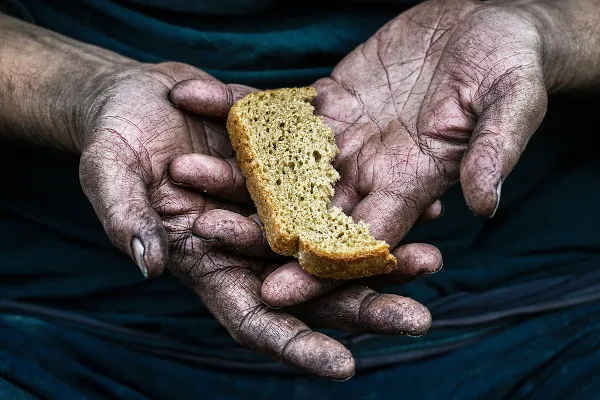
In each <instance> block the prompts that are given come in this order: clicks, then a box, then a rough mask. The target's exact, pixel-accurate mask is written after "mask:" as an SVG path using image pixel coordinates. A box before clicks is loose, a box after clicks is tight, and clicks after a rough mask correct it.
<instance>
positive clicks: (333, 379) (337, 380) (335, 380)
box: [330, 372, 356, 382]
mask: <svg viewBox="0 0 600 400" xmlns="http://www.w3.org/2000/svg"><path fill="white" fill-rule="evenodd" d="M355 374H356V372H353V373H352V375H350V376H349V377H347V378H344V379H335V378H331V379H330V380H331V381H333V382H347V381H349V380H350V379H352V378H354V375H355Z"/></svg>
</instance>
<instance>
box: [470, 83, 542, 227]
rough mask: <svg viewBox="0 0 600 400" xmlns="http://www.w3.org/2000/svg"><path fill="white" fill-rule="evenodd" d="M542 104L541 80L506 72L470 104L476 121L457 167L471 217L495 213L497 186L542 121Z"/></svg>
mask: <svg viewBox="0 0 600 400" xmlns="http://www.w3.org/2000/svg"><path fill="white" fill-rule="evenodd" d="M547 102H548V99H547V92H546V89H545V88H544V85H543V82H542V80H541V79H539V78H538V77H535V76H533V77H523V78H521V77H514V76H511V75H510V74H508V75H504V76H502V77H501V78H500V79H498V80H497V81H495V82H494V83H493V84H492V86H491V87H490V88H489V89H488V91H487V92H486V94H485V95H484V96H482V97H481V99H480V100H479V101H477V102H476V104H475V111H476V112H477V113H478V114H479V118H478V120H477V123H476V125H475V129H474V130H473V136H472V139H471V142H470V145H469V148H468V149H467V151H466V153H465V155H464V157H463V159H462V162H461V166H460V181H461V185H462V189H463V193H464V196H465V200H466V202H467V204H468V206H469V207H470V208H471V209H472V210H473V212H475V213H476V214H478V215H484V216H489V217H493V216H494V214H495V213H496V210H497V209H498V205H499V204H500V191H501V188H502V183H503V182H504V180H505V179H506V177H507V176H508V174H510V172H511V171H512V169H513V168H514V167H515V165H516V164H517V161H518V160H519V158H520V156H521V153H522V152H523V150H524V149H525V146H526V145H527V142H528V141H529V139H530V137H531V135H533V133H534V132H535V130H536V129H537V128H538V127H539V125H540V123H541V122H542V119H543V118H544V115H545V113H546V107H547Z"/></svg>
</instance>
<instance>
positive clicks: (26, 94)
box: [0, 14, 437, 380]
mask: <svg viewBox="0 0 600 400" xmlns="http://www.w3.org/2000/svg"><path fill="white" fill-rule="evenodd" d="M190 81H193V82H195V87H194V93H195V94H196V95H197V96H200V97H202V99H204V102H203V105H202V107H200V108H199V109H197V111H198V112H197V113H196V114H194V115H193V114H191V113H186V112H184V111H182V110H181V109H180V108H178V107H177V106H175V105H174V103H177V104H179V103H184V102H181V101H179V100H181V98H180V97H178V96H182V95H185V94H186V90H185V86H184V85H183V86H179V87H180V90H175V86H176V84H177V82H190ZM0 87H1V88H2V91H3V93H8V95H3V96H1V98H0V134H1V135H3V137H4V138H5V139H8V140H21V141H27V142H31V143H34V144H38V145H48V146H54V147H57V148H61V149H64V150H66V151H71V152H75V153H77V154H80V155H81V159H80V168H79V175H80V181H81V186H82V190H83V191H84V193H85V194H86V196H87V197H88V199H89V200H90V203H91V204H92V206H93V208H94V210H95V212H96V214H97V216H98V218H99V220H100V222H101V223H102V225H103V227H104V229H105V231H106V233H107V235H108V237H109V238H110V239H111V240H112V242H113V243H114V244H115V246H117V247H118V248H120V249H121V250H122V251H123V252H125V253H126V254H128V255H130V257H131V258H132V259H133V260H134V261H135V262H136V263H137V265H138V267H139V268H140V270H141V271H142V273H143V274H144V275H145V276H150V277H152V276H157V275H159V274H160V273H162V271H163V270H164V268H168V269H169V270H170V272H171V273H173V274H174V275H175V276H177V277H178V278H180V280H181V281H182V283H183V284H185V285H187V286H188V287H190V288H191V289H192V290H194V291H195V292H196V293H197V294H198V295H199V296H200V297H201V298H202V300H203V301H204V303H205V304H206V306H207V307H208V308H209V310H210V311H211V312H212V313H213V315H214V316H215V318H217V319H218V320H219V321H220V322H221V323H222V324H223V326H224V327H225V328H226V329H227V330H228V331H229V333H230V334H231V336H232V337H233V338H234V339H235V340H237V341H238V342H240V343H241V344H243V345H245V346H247V347H249V348H252V349H255V350H257V351H260V352H263V353H267V354H270V355H272V356H273V357H275V358H278V359H280V360H281V361H282V362H285V363H288V364H291V365H293V366H296V367H299V368H302V369H304V370H306V371H308V372H309V373H313V374H316V375H321V376H324V377H328V378H332V379H341V380H343V379H347V378H349V377H351V376H352V375H353V373H354V359H353V357H352V354H351V353H350V352H349V351H348V349H346V348H345V347H344V346H343V345H342V344H340V343H339V342H337V341H335V340H334V339H332V338H330V337H328V336H326V335H323V334H321V333H319V332H315V331H312V330H311V329H310V328H309V326H308V325H306V323H305V322H303V321H305V320H306V321H308V320H310V323H311V326H312V327H329V328H337V329H343V330H347V331H368V332H375V333H388V334H410V335H420V334H423V333H425V332H426V331H427V329H428V328H429V326H430V323H431V316H430V314H429V311H428V310H427V309H426V308H425V307H424V306H422V305H421V304H419V303H417V302H415V301H414V300H411V299H408V298H405V297H401V296H396V295H385V294H380V293H377V292H375V291H374V290H372V289H370V288H368V287H366V286H364V285H360V284H356V285H354V286H351V287H344V288H339V289H338V290H334V291H331V292H330V293H328V294H327V295H325V296H322V297H320V298H319V299H318V300H315V302H313V303H307V304H306V305H304V306H303V307H301V308H294V309H289V310H283V309H274V308H271V307H268V306H267V305H266V304H265V303H264V301H263V299H262V298H261V287H262V285H263V280H264V277H265V276H266V275H268V274H269V273H271V272H273V271H274V270H275V269H276V265H277V264H276V263H275V262H279V261H278V259H276V258H274V256H273V255H272V254H271V253H269V252H268V251H267V250H265V249H264V242H263V243H262V245H261V246H256V245H255V243H256V241H257V240H258V241H260V240H264V238H263V236H262V231H261V230H260V229H259V225H258V222H257V221H253V220H252V219H249V218H247V216H248V215H250V214H251V213H252V212H253V210H252V209H251V207H248V196H247V193H246V192H245V189H244V184H243V179H241V177H240V176H239V174H238V172H239V171H238V170H237V167H236V166H235V165H234V163H233V159H232V157H233V152H232V149H231V146H230V144H229V142H228V140H227V136H226V133H225V130H224V121H223V117H224V116H225V115H226V114H227V111H228V109H229V107H230V106H231V104H232V102H233V101H234V100H235V99H237V98H239V97H240V96H243V95H244V94H245V93H248V91H249V90H251V89H250V88H247V87H244V86H240V85H225V84H223V83H221V82H219V81H218V80H216V79H215V78H213V77H211V76H210V75H208V74H206V73H205V72H203V71H201V70H199V69H197V68H194V67H191V66H189V65H185V64H180V63H162V64H142V63H139V62H136V61H134V60H131V59H128V58H125V57H122V56H119V55H117V54H115V53H112V52H109V51H106V50H103V49H100V48H97V47H94V46H89V45H86V44H83V43H79V42H77V41H74V40H71V39H68V38H65V37H63V36H60V35H58V34H55V33H52V32H49V31H46V30H44V29H41V28H38V27H35V26H32V25H29V24H26V23H24V22H21V21H18V20H15V19H13V18H10V17H7V16H4V15H2V14H0ZM184 97H185V96H184ZM198 165H201V166H202V170H203V171H204V173H203V174H202V176H200V175H198V174H197V173H196V170H195V169H194V168H192V167H195V166H198ZM190 181H191V183H192V184H193V185H191V186H194V188H191V187H190ZM193 189H195V190H193ZM206 192H210V193H211V196H208V195H206ZM223 199H227V200H223ZM236 218H238V219H241V220H240V221H236V220H235V219H236ZM232 220H233V222H231V221H232ZM211 230H212V231H218V232H220V236H219V235H212V234H211V233H210V232H211ZM228 245H229V246H230V247H228ZM231 246H234V247H236V248H239V249H242V250H243V251H242V252H241V253H242V254H240V253H238V254H233V253H232V252H231ZM419 249H420V248H419V247H416V248H413V250H414V252H413V251H411V248H410V247H408V248H405V249H404V250H403V254H404V255H400V257H404V259H405V263H406V265H408V266H409V268H408V269H407V270H406V271H405V273H403V275H402V277H403V279H405V280H406V279H411V278H412V277H413V276H414V275H416V274H417V273H420V272H421V271H422V270H423V269H426V270H430V269H432V268H431V265H433V264H431V263H430V264H431V265H430V264H427V263H425V266H423V262H422V260H423V257H420V256H419V254H421V253H422V251H421V250H419ZM419 251H421V253H419ZM243 253H245V254H243ZM425 259H426V258H425ZM434 266H435V267H437V261H436V263H435V265H434ZM410 271H412V272H410ZM413 272H414V273H413Z"/></svg>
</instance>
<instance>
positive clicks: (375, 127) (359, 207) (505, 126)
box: [263, 0, 549, 304]
mask: <svg viewBox="0 0 600 400" xmlns="http://www.w3.org/2000/svg"><path fill="white" fill-rule="evenodd" d="M538 22H539V21H538V19H536V17H534V15H533V14H532V13H530V12H528V11H527V9H526V8H522V7H518V6H513V5H511V3H506V2H505V4H504V5H493V4H490V3H489V2H488V3H481V2H477V1H468V0H434V1H428V2H425V3H423V4H421V5H419V6H417V7H414V8H412V9H410V10H409V11H407V12H405V13H403V14H401V15H400V16H398V17H397V18H396V19H394V20H392V21H390V22H389V23H388V24H386V25H385V26H384V27H382V28H381V29H380V30H379V31H378V32H377V33H376V34H375V35H374V36H373V37H371V38H370V39H369V40H368V41H367V42H365V43H364V44H362V45H360V46H359V47H358V48H356V49H355V50H354V51H353V52H352V53H350V54H349V55H348V56H346V57H345V58H344V59H343V60H342V61H341V62H340V63H339V64H338V65H337V67H336V68H335V69H334V71H333V73H332V74H331V77H329V78H324V79H321V80H319V81H317V82H316V83H315V85H314V86H315V87H316V88H317V90H318V93H319V95H318V98H317V100H316V107H317V110H318V113H319V114H321V115H322V116H323V117H324V118H325V121H326V122H327V123H328V124H329V125H330V126H331V127H332V128H333V129H334V131H335V133H336V141H337V143H338V146H339V147H340V155H339V157H338V158H337V160H336V165H335V166H336V168H337V169H338V170H339V171H340V173H341V176H342V179H341V181H340V182H339V183H338V185H337V187H336V190H335V197H334V199H333V203H334V204H335V205H337V206H339V207H341V208H342V209H343V210H344V212H346V213H348V214H351V215H352V216H353V217H354V218H355V219H356V220H362V221H365V222H366V223H368V224H369V225H370V227H371V231H372V233H373V234H374V236H375V237H376V238H377V239H382V240H385V241H387V242H388V243H389V244H390V245H391V246H396V245H397V244H398V243H399V242H400V240H401V239H402V238H403V237H404V235H405V234H406V233H407V231H408V230H409V229H410V228H411V227H412V226H413V224H414V223H415V221H417V219H418V217H419V216H420V215H421V214H422V213H423V212H424V210H426V209H427V208H428V207H429V206H430V205H431V204H432V203H433V202H434V201H435V200H436V199H438V198H439V197H440V196H441V195H442V194H443V193H444V192H445V191H446V190H448V188H450V187H451V186H452V185H453V184H454V183H455V182H456V181H457V180H458V179H460V181H461V184H462V189H463V193H464V196H465V199H466V202H467V204H468V205H469V207H470V208H471V209H472V210H473V211H474V212H475V213H477V214H479V215H485V216H489V217H492V216H493V215H494V214H495V212H496V209H497V207H498V203H499V201H500V190H501V186H502V183H503V182H504V180H505V179H506V178H507V176H508V175H509V173H510V171H511V170H512V169H513V167H514V166H515V164H516V163H517V160H518V159H519V156H520V155H521V153H522V151H523V150H524V148H525V146H526V144H527V141H528V140H529V138H530V137H531V135H532V134H533V133H534V132H535V130H536V129H537V127H538V126H539V124H540V122H541V121H542V118H543V116H544V113H545V111H546V104H547V83H546V80H549V78H548V76H549V75H548V74H547V73H545V72H546V70H547V69H548V67H547V66H545V65H544V61H545V59H544V53H543V50H544V48H547V46H546V47H545V45H546V44H547V43H545V42H544V40H545V38H544V37H543V36H542V34H541V33H540V29H541V28H540V24H539V23H538ZM546 61H547V60H546ZM289 269H290V268H287V269H281V270H278V271H276V272H274V273H273V274H271V275H270V276H269V277H268V278H267V279H266V280H265V283H264V286H263V293H267V294H270V295H271V296H270V297H269V302H272V303H274V304H278V303H280V302H282V301H288V300H289V299H290V298H293V299H294V300H295V301H298V300H305V299H306V298H307V297H313V296H316V295H319V294H321V293H323V292H325V291H327V290H329V289H330V288H331V284H329V283H327V282H323V281H320V280H316V279H315V278H313V277H310V276H308V275H307V274H306V273H304V272H303V271H301V270H300V269H299V268H297V267H293V273H290V271H289ZM307 286H309V287H312V288H315V289H314V290H311V291H310V293H309V296H303V298H302V299H299V298H297V296H294V293H296V292H298V291H299V290H300V288H301V287H307ZM278 287H279V288H281V287H286V288H287V291H286V293H281V292H282V291H281V290H280V289H277V288H278ZM273 293H275V295H273ZM304 293H306V290H304Z"/></svg>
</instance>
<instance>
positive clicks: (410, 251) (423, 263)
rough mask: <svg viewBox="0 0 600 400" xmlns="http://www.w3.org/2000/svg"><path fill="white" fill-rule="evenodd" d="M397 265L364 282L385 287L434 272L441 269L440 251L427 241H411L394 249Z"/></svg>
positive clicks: (372, 285) (442, 263)
mask: <svg viewBox="0 0 600 400" xmlns="http://www.w3.org/2000/svg"><path fill="white" fill-rule="evenodd" d="M394 256H396V259H397V260H398V265H401V266H402V267H400V268H398V269H396V270H395V271H392V272H390V273H389V274H386V275H380V276H374V277H371V278H367V279H365V280H364V282H365V283H366V284H367V285H368V286H371V287H377V288H385V287H389V286H390V285H398V284H403V283H407V282H410V281H412V280H413V279H415V278H416V277H418V276H422V275H431V274H435V273H437V272H439V271H441V270H442V268H443V265H444V262H443V259H442V253H440V251H439V249H438V248H437V247H435V246H432V245H430V244H427V243H412V244H409V245H404V246H400V247H398V248H397V249H396V250H394Z"/></svg>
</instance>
